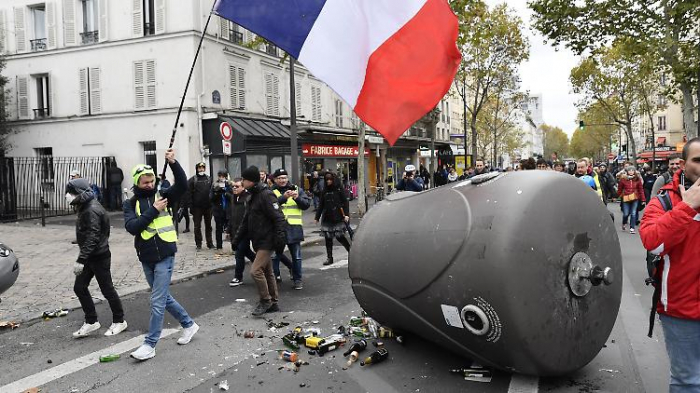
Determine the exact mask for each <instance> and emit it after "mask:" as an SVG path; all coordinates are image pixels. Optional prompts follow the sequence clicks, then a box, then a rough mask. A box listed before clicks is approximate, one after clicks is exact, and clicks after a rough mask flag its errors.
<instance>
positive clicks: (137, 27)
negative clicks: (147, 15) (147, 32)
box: [131, 0, 143, 37]
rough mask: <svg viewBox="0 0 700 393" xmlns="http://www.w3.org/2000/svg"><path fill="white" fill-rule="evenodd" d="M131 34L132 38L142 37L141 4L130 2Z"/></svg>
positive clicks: (139, 2) (139, 0) (138, 0)
mask: <svg viewBox="0 0 700 393" xmlns="http://www.w3.org/2000/svg"><path fill="white" fill-rule="evenodd" d="M131 3H132V7H133V8H132V11H131V12H132V14H131V33H132V34H133V36H134V37H143V3H142V2H141V0H132V2H131Z"/></svg>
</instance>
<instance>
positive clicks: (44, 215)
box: [39, 195, 46, 227]
mask: <svg viewBox="0 0 700 393" xmlns="http://www.w3.org/2000/svg"><path fill="white" fill-rule="evenodd" d="M39 203H40V204H41V226H42V227H45V226H46V212H45V211H44V209H45V208H46V204H45V203H44V196H43V195H42V196H40V197H39Z"/></svg>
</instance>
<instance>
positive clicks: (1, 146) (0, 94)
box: [0, 32, 12, 156]
mask: <svg viewBox="0 0 700 393" xmlns="http://www.w3.org/2000/svg"><path fill="white" fill-rule="evenodd" d="M1 33H2V32H0V34H1ZM5 65H6V63H5V57H4V56H2V55H0V156H3V155H4V154H5V152H6V151H7V150H9V149H10V143H9V141H8V137H9V136H10V134H11V133H12V128H11V127H10V125H9V124H8V121H7V115H8V114H7V106H8V104H9V99H10V98H9V97H10V94H9V92H8V90H7V89H8V86H7V85H8V83H9V82H10V80H9V79H8V78H7V77H6V76H4V75H3V74H2V71H3V70H4V69H5Z"/></svg>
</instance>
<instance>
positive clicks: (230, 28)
mask: <svg viewBox="0 0 700 393" xmlns="http://www.w3.org/2000/svg"><path fill="white" fill-rule="evenodd" d="M219 27H220V31H219V34H220V36H221V39H223V40H226V41H231V42H233V43H236V44H239V45H242V44H243V33H242V30H243V28H242V27H240V26H239V25H237V24H235V23H233V22H231V21H229V20H227V19H224V18H221V17H219Z"/></svg>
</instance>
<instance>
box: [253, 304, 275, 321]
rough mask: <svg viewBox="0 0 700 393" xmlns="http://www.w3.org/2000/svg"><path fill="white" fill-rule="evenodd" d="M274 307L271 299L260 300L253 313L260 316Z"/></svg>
mask: <svg viewBox="0 0 700 393" xmlns="http://www.w3.org/2000/svg"><path fill="white" fill-rule="evenodd" d="M271 307H272V302H271V301H266V302H260V303H258V305H257V306H256V307H255V309H254V310H253V312H252V314H253V315H254V316H256V317H257V316H259V315H263V314H265V313H266V312H267V310H269V309H270V308H271Z"/></svg>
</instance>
